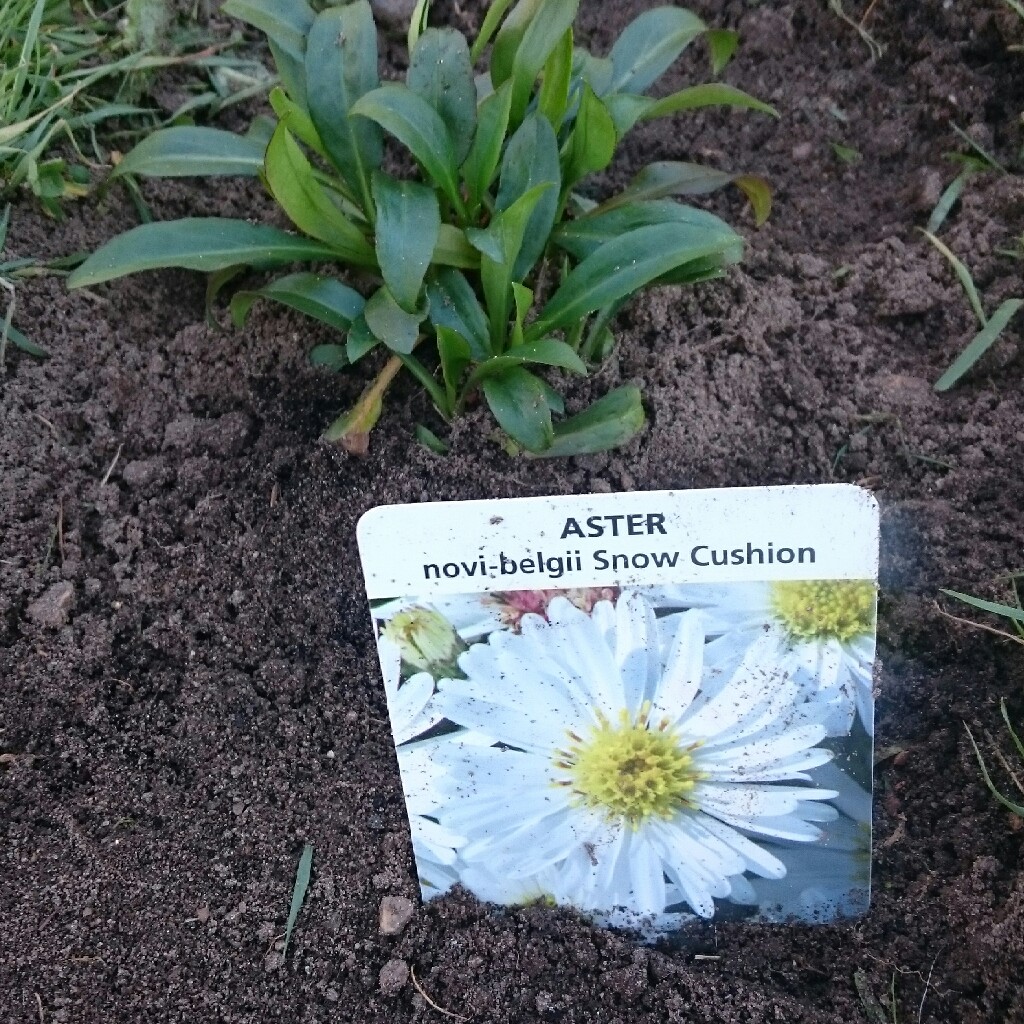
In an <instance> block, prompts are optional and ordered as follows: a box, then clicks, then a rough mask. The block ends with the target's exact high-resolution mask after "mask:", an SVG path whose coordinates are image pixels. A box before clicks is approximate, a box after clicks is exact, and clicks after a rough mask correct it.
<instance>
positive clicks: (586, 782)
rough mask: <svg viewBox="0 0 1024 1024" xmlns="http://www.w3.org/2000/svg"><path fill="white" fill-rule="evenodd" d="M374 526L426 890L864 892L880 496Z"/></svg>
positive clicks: (743, 902)
mask: <svg viewBox="0 0 1024 1024" xmlns="http://www.w3.org/2000/svg"><path fill="white" fill-rule="evenodd" d="M358 537H359V548H360V553H361V557H362V561H363V569H364V572H365V575H366V586H367V593H368V596H369V600H370V608H371V613H372V616H373V623H374V630H375V634H376V639H377V646H378V651H379V654H380V663H381V670H382V672H383V675H384V686H385V690H386V693H387V701H388V710H389V713H390V717H391V725H392V729H393V731H394V739H395V746H396V748H397V751H398V763H399V767H400V770H401V774H402V785H403V787H404V791H405V797H406V801H407V804H408V811H409V820H410V825H411V832H412V843H413V849H414V851H415V856H416V866H417V870H418V872H419V878H420V885H421V888H422V892H423V896H424V898H425V899H430V898H432V897H434V896H437V895H440V894H442V893H444V892H445V891H446V890H447V889H449V888H450V887H451V886H453V885H456V884H459V885H462V886H463V887H465V888H466V889H469V890H470V891H472V892H473V893H475V894H476V895H477V896H479V897H480V898H481V899H483V900H488V901H492V902H495V903H502V904H510V905H515V904H523V903H528V902H531V901H538V900H539V901H543V902H545V903H547V904H550V905H559V906H567V907H573V908H575V909H577V910H579V911H581V912H583V913H585V914H587V915H588V916H590V917H591V918H592V919H594V920H595V921H597V922H600V923H603V924H608V925H616V926H628V927H635V928H638V929H639V930H640V931H641V932H642V933H643V934H644V935H646V936H648V937H656V936H658V935H663V934H666V933H669V932H671V931H673V930H675V929H678V928H680V927H681V926H682V925H684V924H685V923H686V922H688V921H691V920H693V919H698V918H705V919H707V918H716V919H727V920H749V921H791V920H795V921H801V922H806V921H826V922H827V921H832V920H835V919H837V918H842V917H852V916H856V915H860V914H863V913H864V912H865V911H866V910H867V907H868V899H869V882H870V868H871V768H872V711H873V705H872V663H873V661H874V653H875V605H876V593H877V577H878V507H877V504H876V503H875V500H874V499H873V498H872V497H871V495H870V494H869V493H868V492H866V491H864V490H862V489H860V488H857V487H852V486H848V485H823V486H812V487H758V488H741V489H740V488H738V489H730V490H706V491H650V492H631V493H627V494H584V495H568V496H558V497H543V498H513V499H508V500H487V501H461V502H438V503H432V504H420V505H392V506H385V507H382V508H375V509H372V510H371V511H369V512H367V513H366V515H365V516H363V518H362V520H361V521H360V523H359V529H358Z"/></svg>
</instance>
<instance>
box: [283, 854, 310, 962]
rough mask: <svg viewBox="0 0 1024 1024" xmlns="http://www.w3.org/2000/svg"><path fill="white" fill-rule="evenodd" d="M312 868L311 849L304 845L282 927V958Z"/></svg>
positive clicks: (300, 906) (304, 896)
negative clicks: (286, 919)
mask: <svg viewBox="0 0 1024 1024" xmlns="http://www.w3.org/2000/svg"><path fill="white" fill-rule="evenodd" d="M312 867H313V847H312V846H310V844H309V843H306V845H305V846H303V848H302V856H301V857H300V858H299V866H298V868H297V869H296V871H295V885H294V886H293V887H292V903H291V906H290V907H289V908H288V922H287V923H286V924H285V926H284V954H283V955H284V956H287V955H288V943H289V942H291V940H292V929H293V928H294V927H295V920H296V918H297V917H298V916H299V911H300V910H301V909H302V902H303V900H305V898H306V890H307V889H308V888H309V875H310V871H311V870H312Z"/></svg>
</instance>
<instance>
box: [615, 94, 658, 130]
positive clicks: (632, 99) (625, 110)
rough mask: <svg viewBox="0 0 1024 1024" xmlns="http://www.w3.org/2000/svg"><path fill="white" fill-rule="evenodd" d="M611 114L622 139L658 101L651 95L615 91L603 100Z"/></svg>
mask: <svg viewBox="0 0 1024 1024" xmlns="http://www.w3.org/2000/svg"><path fill="white" fill-rule="evenodd" d="M603 102H604V105H605V107H607V109H608V113H609V114H610V115H611V118H612V123H613V124H614V125H615V132H616V134H617V136H618V137H619V138H620V139H621V138H622V137H623V136H624V135H626V134H627V133H628V132H629V131H630V129H631V128H632V127H633V125H635V124H636V123H637V121H639V120H640V119H641V118H642V117H643V116H644V114H645V113H647V111H648V110H650V109H651V107H653V106H654V104H655V103H657V100H652V99H651V98H650V97H649V96H634V95H633V93H631V92H613V93H612V94H611V95H610V96H606V97H605V98H604V100H603Z"/></svg>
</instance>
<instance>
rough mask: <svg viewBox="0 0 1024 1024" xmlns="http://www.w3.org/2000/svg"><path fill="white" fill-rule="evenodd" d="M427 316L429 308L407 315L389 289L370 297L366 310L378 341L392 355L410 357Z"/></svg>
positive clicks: (367, 321)
mask: <svg viewBox="0 0 1024 1024" xmlns="http://www.w3.org/2000/svg"><path fill="white" fill-rule="evenodd" d="M426 315H427V311H426V308H422V309H419V310H416V311H415V312H413V313H407V312H406V311H405V310H404V309H402V307H401V306H400V305H399V304H398V302H397V301H396V300H395V297H394V296H393V295H392V294H391V292H390V291H388V289H387V286H386V285H385V286H383V287H381V288H378V289H377V291H375V292H374V293H373V295H371V296H370V298H369V299H368V300H367V302H366V307H365V309H364V310H363V316H365V317H366V323H367V325H368V326H369V328H370V330H371V331H373V334H374V336H375V337H377V338H379V339H380V340H381V341H382V342H384V344H385V345H386V346H387V347H388V348H389V349H391V351H392V352H398V353H399V354H401V355H408V354H409V353H410V352H412V350H413V348H414V347H415V345H416V341H417V339H418V338H419V334H420V324H421V323H422V322H423V320H424V318H425V317H426Z"/></svg>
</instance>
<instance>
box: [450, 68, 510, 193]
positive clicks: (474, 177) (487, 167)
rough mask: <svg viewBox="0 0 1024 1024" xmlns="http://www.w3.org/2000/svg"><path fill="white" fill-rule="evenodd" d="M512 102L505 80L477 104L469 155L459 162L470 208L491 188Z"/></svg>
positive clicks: (508, 86)
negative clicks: (477, 111)
mask: <svg viewBox="0 0 1024 1024" xmlns="http://www.w3.org/2000/svg"><path fill="white" fill-rule="evenodd" d="M511 103H512V86H511V85H509V84H508V83H506V84H504V85H503V86H501V88H500V89H498V90H497V91H496V92H493V93H491V95H490V96H488V97H487V99H485V100H484V101H483V102H482V103H481V104H480V109H479V113H478V116H477V124H476V135H475V136H474V138H473V145H472V147H471V148H470V151H469V156H467V157H466V161H465V163H464V164H463V165H462V177H463V179H464V180H465V182H466V191H467V192H468V194H469V201H470V204H471V205H472V207H473V208H476V206H477V205H478V204H479V203H480V200H481V198H482V197H483V195H484V194H485V193H486V192H487V190H488V189H489V188H490V186H491V182H492V181H493V180H494V175H495V172H496V171H497V170H498V161H499V160H500V159H501V147H502V145H503V144H504V142H505V132H506V131H507V130H508V115H509V110H510V108H511Z"/></svg>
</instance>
